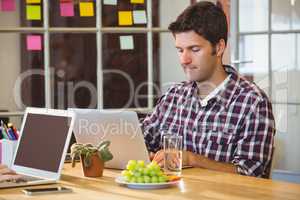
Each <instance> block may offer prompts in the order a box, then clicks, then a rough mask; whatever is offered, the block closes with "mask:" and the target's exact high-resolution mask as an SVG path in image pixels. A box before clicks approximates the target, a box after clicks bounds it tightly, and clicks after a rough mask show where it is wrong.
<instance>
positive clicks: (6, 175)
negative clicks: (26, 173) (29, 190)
mask: <svg viewBox="0 0 300 200" xmlns="http://www.w3.org/2000/svg"><path fill="white" fill-rule="evenodd" d="M22 177H23V176H22V175H18V174H16V172H14V171H12V170H11V169H9V168H7V167H6V166H5V165H1V164H0V183H1V182H3V181H17V180H19V179H22Z"/></svg>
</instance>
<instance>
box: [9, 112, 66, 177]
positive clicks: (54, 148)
mask: <svg viewBox="0 0 300 200" xmlns="http://www.w3.org/2000/svg"><path fill="white" fill-rule="evenodd" d="M70 119H71V117H65V116H53V115H43V114H32V113H28V114H27V118H26V119H25V120H26V121H25V124H24V128H23V132H22V136H21V137H20V142H19V147H18V150H17V154H16V157H15V162H14V164H15V165H19V166H24V167H30V168H34V169H40V170H46V171H51V172H58V170H59V165H60V162H61V159H62V155H63V151H64V146H65V142H66V140H67V136H68V130H69V122H70Z"/></svg>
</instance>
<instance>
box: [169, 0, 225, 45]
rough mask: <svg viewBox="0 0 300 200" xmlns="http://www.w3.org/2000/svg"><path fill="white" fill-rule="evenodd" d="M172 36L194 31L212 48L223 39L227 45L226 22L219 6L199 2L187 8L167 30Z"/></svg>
mask: <svg viewBox="0 0 300 200" xmlns="http://www.w3.org/2000/svg"><path fill="white" fill-rule="evenodd" d="M168 29H169V30H170V31H171V32H172V33H173V34H176V33H182V32H187V31H195V32H196V33H197V34H198V35H200V36H202V37H204V38H205V39H206V40H208V41H209V42H210V43H211V44H212V46H213V47H215V46H216V44H217V43H218V42H219V41H220V39H224V41H225V44H227V31H228V30H227V21H226V16H225V13H224V12H223V10H222V8H220V7H219V6H217V5H215V4H213V3H211V2H208V1H201V2H198V3H195V4H193V5H190V6H189V7H187V8H186V9H185V10H184V11H183V12H182V13H181V14H180V15H179V16H178V17H177V19H176V21H175V22H172V23H171V24H170V25H169V28H168Z"/></svg>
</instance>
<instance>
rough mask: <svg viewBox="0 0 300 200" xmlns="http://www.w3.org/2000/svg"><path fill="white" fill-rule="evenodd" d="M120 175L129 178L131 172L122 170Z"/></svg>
mask: <svg viewBox="0 0 300 200" xmlns="http://www.w3.org/2000/svg"><path fill="white" fill-rule="evenodd" d="M121 174H122V176H129V175H131V172H130V171H129V170H123V171H122V173H121Z"/></svg>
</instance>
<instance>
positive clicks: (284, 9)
mask: <svg viewBox="0 0 300 200" xmlns="http://www.w3.org/2000/svg"><path fill="white" fill-rule="evenodd" d="M232 8H233V9H232V10H233V11H234V13H232V16H235V17H236V18H235V17H233V19H234V20H233V25H232V27H234V28H235V29H237V30H236V32H232V33H231V35H232V36H234V38H235V39H234V40H233V43H232V47H233V48H235V49H234V51H233V52H234V55H233V60H235V61H236V62H234V64H235V66H236V67H237V68H238V70H239V71H240V72H241V73H242V74H244V75H246V78H248V79H249V80H250V81H254V82H255V83H257V84H258V85H259V86H260V87H261V88H262V89H264V91H265V92H266V93H267V94H268V95H269V97H270V99H271V101H272V105H273V111H274V116H275V122H276V123H275V124H276V135H275V148H276V150H275V155H274V168H275V171H276V169H279V170H287V171H293V172H299V170H300V161H299V159H298V157H299V153H298V150H296V148H295V147H297V146H299V145H300V143H299V141H300V137H299V125H298V123H297V122H299V119H300V115H299V105H300V93H299V89H298V88H297V87H298V83H297V82H298V80H299V78H300V73H299V69H300V67H299V58H300V56H299V55H300V54H299V45H300V39H299V33H300V26H299V24H300V17H299V10H300V3H299V1H298V0H291V1H281V0H251V1H244V0H239V1H232Z"/></svg>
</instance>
